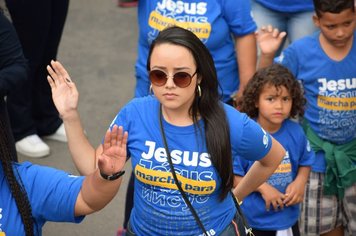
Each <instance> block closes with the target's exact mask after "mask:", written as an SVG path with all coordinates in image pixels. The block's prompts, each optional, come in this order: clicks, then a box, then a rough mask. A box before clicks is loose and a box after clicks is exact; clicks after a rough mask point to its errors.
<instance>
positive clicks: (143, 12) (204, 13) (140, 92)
mask: <svg viewBox="0 0 356 236" xmlns="http://www.w3.org/2000/svg"><path fill="white" fill-rule="evenodd" d="M138 23H139V39H138V58H137V61H136V67H135V69H136V89H135V96H136V97H142V96H146V95H148V94H149V86H150V82H149V80H148V74H147V68H146V63H147V57H148V50H149V47H150V45H151V43H152V41H153V40H154V39H155V38H156V37H157V35H158V33H159V32H160V31H161V30H163V29H164V28H166V27H167V26H169V25H178V26H180V27H183V28H185V29H189V30H191V31H192V32H194V33H195V34H196V35H197V36H198V37H199V38H200V39H201V41H202V42H204V44H205V46H206V47H207V48H208V49H209V51H210V53H211V55H212V57H213V59H214V63H215V66H216V70H217V74H218V79H219V83H220V85H221V88H222V91H219V92H220V93H221V94H223V98H222V100H223V101H224V102H226V101H228V100H230V99H231V98H230V95H231V94H232V93H233V92H234V91H235V90H237V89H238V87H239V73H238V66H237V59H236V53H235V44H234V38H233V37H232V36H244V35H248V34H251V33H254V32H255V31H256V29H257V26H256V24H255V22H254V21H253V19H252V16H251V6H250V1H246V0H205V1H201V0H183V1H182V0H178V1H177V0H150V1H139V4H138Z"/></svg>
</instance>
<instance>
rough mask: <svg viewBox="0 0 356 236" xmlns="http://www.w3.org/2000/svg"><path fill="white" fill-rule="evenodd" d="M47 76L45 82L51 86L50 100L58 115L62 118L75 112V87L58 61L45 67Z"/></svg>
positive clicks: (76, 92)
mask: <svg viewBox="0 0 356 236" xmlns="http://www.w3.org/2000/svg"><path fill="white" fill-rule="evenodd" d="M47 71H48V73H49V75H48V76H47V80H48V83H49V85H50V86H51V91H52V99H53V102H54V105H55V106H56V108H57V110H58V112H59V114H60V115H61V116H62V118H63V117H66V116H68V115H70V113H71V112H72V111H75V112H76V110H77V106H78V99H79V93H78V90H77V87H76V86H75V84H74V83H73V81H72V80H71V79H70V76H69V74H68V72H67V71H66V69H65V68H64V67H63V65H62V64H61V63H60V62H58V61H51V65H48V66H47Z"/></svg>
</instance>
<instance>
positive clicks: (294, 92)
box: [239, 64, 306, 118]
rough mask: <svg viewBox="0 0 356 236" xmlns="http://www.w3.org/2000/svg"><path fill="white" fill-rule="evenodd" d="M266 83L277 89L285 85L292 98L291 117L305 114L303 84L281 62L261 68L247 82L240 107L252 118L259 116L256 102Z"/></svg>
mask: <svg viewBox="0 0 356 236" xmlns="http://www.w3.org/2000/svg"><path fill="white" fill-rule="evenodd" d="M265 85H271V86H274V87H275V88H276V89H277V91H278V90H279V89H280V88H281V87H282V86H284V87H285V88H286V89H287V91H288V92H289V94H290V96H291V98H292V107H291V111H290V117H292V118H296V117H297V116H303V115H304V105H305V103H306V99H305V98H304V95H303V92H302V88H301V85H300V84H299V82H298V81H297V80H296V79H295V77H294V76H293V74H292V73H291V72H290V71H289V70H288V69H287V68H286V67H284V66H282V65H280V64H273V65H271V66H268V67H266V68H262V69H259V70H258V71H257V72H256V73H255V74H254V75H253V76H252V78H251V79H250V81H249V82H248V83H247V85H246V87H245V90H244V93H243V97H242V99H241V100H240V102H239V105H240V109H241V111H242V112H244V113H246V114H247V115H248V116H249V117H251V118H257V116H258V108H257V107H256V102H257V101H258V99H259V98H260V94H261V92H262V90H263V88H264V86H265Z"/></svg>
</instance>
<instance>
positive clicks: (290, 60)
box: [274, 43, 299, 78]
mask: <svg viewBox="0 0 356 236" xmlns="http://www.w3.org/2000/svg"><path fill="white" fill-rule="evenodd" d="M295 46H296V43H294V44H291V45H289V47H287V48H286V49H284V50H283V51H282V53H281V55H280V56H278V57H276V58H275V59H274V62H275V63H279V64H281V65H283V66H285V67H287V68H288V69H289V70H290V71H291V72H292V74H293V75H294V76H295V77H296V78H297V77H298V67H299V61H298V57H297V55H298V53H296V49H297V48H296V47H295Z"/></svg>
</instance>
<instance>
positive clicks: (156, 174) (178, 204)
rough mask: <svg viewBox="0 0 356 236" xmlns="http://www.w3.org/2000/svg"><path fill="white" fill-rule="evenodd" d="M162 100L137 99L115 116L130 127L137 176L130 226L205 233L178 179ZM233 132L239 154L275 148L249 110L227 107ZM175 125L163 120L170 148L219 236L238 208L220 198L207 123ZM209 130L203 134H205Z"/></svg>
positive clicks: (254, 155)
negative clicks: (161, 115) (162, 115)
mask: <svg viewBox="0 0 356 236" xmlns="http://www.w3.org/2000/svg"><path fill="white" fill-rule="evenodd" d="M159 107H160V105H159V102H158V100H157V99H156V98H155V97H153V96H149V97H142V98H137V99H134V100H132V101H131V102H130V103H129V104H127V105H126V106H125V107H124V108H123V109H122V110H121V111H120V113H119V114H118V115H117V117H116V118H115V119H114V121H113V123H112V125H114V124H117V125H122V126H123V127H124V130H126V131H128V133H129V136H128V142H127V148H128V155H129V156H130V157H131V161H132V168H133V171H134V175H135V187H134V188H135V192H134V208H133V209H132V212H131V218H130V225H131V226H132V228H133V231H134V232H135V233H136V234H137V235H139V236H140V235H155V236H158V235H199V234H202V232H201V229H200V228H199V226H198V224H197V223H196V221H195V220H194V217H193V215H192V213H191V212H190V210H189V208H188V207H187V206H186V204H185V202H184V200H183V198H182V196H181V194H180V192H179V191H178V190H177V187H176V185H175V183H174V179H173V177H172V174H171V171H170V167H169V164H168V161H167V158H166V152H165V148H164V144H163V140H162V137H161V133H160V126H159ZM224 108H225V111H226V115H227V119H228V122H229V125H230V132H231V147H226V148H232V155H233V158H236V156H237V155H241V156H244V157H246V158H248V159H250V160H259V159H261V158H262V157H264V156H265V155H266V154H267V153H268V152H269V150H270V147H271V144H272V142H271V137H270V136H269V135H268V134H267V133H266V132H264V131H263V130H262V128H261V127H260V126H259V125H258V124H257V123H256V122H254V121H253V120H251V119H249V118H248V117H247V116H246V115H245V114H242V113H240V112H238V111H237V110H236V109H234V108H233V107H231V106H228V105H224ZM199 126H200V127H199V128H200V129H201V133H200V132H198V130H199V128H198V127H195V126H194V125H189V126H183V127H182V126H174V125H172V124H169V123H168V122H166V121H165V120H163V127H164V131H165V134H166V137H167V143H168V148H169V151H170V154H171V157H172V161H173V164H174V167H175V170H176V173H177V176H178V179H179V180H180V181H181V184H182V188H183V190H184V191H185V192H186V193H187V195H188V198H189V200H190V202H191V203H192V205H193V207H194V209H195V210H196V211H197V213H198V215H199V217H200V219H201V221H202V222H203V224H204V227H205V228H206V230H208V231H209V232H210V233H211V235H219V234H220V233H221V232H222V231H223V230H224V228H225V227H227V225H228V224H229V223H230V222H231V220H232V219H233V217H234V214H235V212H236V208H235V205H234V202H233V199H232V197H231V195H228V197H226V198H225V199H224V200H222V201H220V199H219V194H220V187H221V179H220V177H219V176H218V173H217V171H216V169H215V167H214V166H213V165H212V162H211V160H210V156H209V153H208V152H207V148H206V143H205V136H204V122H203V121H202V120H200V121H199ZM202 134H203V135H202Z"/></svg>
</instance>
